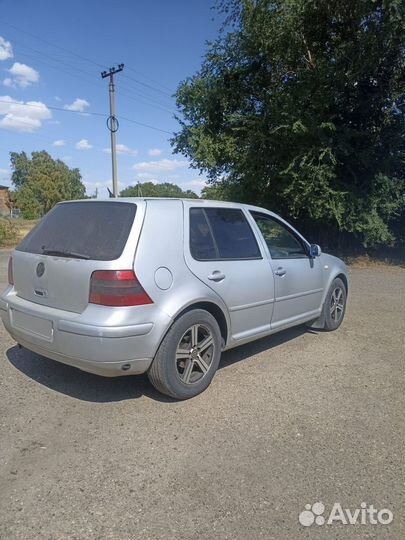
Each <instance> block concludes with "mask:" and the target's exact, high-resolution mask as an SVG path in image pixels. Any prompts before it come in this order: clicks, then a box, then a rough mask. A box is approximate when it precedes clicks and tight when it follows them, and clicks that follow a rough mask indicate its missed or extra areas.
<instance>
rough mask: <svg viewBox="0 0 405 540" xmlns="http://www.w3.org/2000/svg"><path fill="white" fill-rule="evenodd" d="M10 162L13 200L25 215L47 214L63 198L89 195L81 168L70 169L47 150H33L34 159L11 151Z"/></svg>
mask: <svg viewBox="0 0 405 540" xmlns="http://www.w3.org/2000/svg"><path fill="white" fill-rule="evenodd" d="M10 161H11V167H12V170H13V173H12V176H11V181H12V183H13V185H14V187H15V191H14V192H13V194H12V197H13V201H14V204H15V206H17V207H18V208H20V209H21V211H22V213H23V216H24V217H25V218H28V219H35V218H38V217H40V216H43V215H44V214H45V213H46V212H48V211H49V210H50V209H51V208H52V207H53V206H54V205H55V204H56V203H58V202H60V201H64V200H69V199H84V198H85V197H86V194H85V191H86V190H85V187H84V185H83V183H82V181H81V175H80V171H79V169H70V168H69V167H68V166H67V165H66V164H65V163H64V162H63V161H61V160H60V159H56V160H54V159H52V157H51V156H50V155H49V154H48V153H47V152H45V151H41V152H32V154H31V158H29V157H28V156H27V155H26V153H25V152H21V153H17V152H11V153H10Z"/></svg>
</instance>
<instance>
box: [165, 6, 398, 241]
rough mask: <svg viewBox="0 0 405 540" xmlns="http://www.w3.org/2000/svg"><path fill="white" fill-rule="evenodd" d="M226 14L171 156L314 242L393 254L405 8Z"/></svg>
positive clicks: (185, 85)
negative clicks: (383, 248) (381, 247)
mask: <svg viewBox="0 0 405 540" xmlns="http://www.w3.org/2000/svg"><path fill="white" fill-rule="evenodd" d="M219 9H220V11H221V13H222V14H223V15H225V23H224V28H223V30H222V33H221V35H220V36H219V38H218V39H217V40H216V41H215V42H214V43H212V44H210V46H209V48H208V51H207V53H206V56H205V59H204V61H203V64H202V66H201V69H200V71H199V72H198V73H197V74H195V75H194V76H192V77H190V78H188V79H187V80H185V81H184V82H182V83H181V84H180V86H179V87H178V90H177V105H178V108H179V111H180V113H181V115H179V118H178V120H179V122H180V124H181V130H180V131H179V132H178V133H177V134H176V135H175V136H174V138H173V140H172V144H173V146H174V149H175V151H177V152H180V153H182V154H184V155H185V156H187V157H188V158H189V159H191V162H192V164H193V166H194V167H196V168H198V169H200V170H201V171H202V172H205V173H207V175H208V178H209V181H210V183H211V184H212V185H214V186H216V187H218V188H220V190H219V191H217V194H219V195H220V196H221V198H234V199H235V200H240V201H243V202H251V203H254V204H259V205H263V206H267V207H269V208H271V209H273V210H275V211H278V212H280V213H282V214H283V215H285V216H286V217H289V218H290V219H293V220H295V221H299V222H300V225H301V226H302V227H303V228H304V231H306V232H307V233H311V235H312V236H313V237H315V238H317V237H318V238H322V239H323V240H324V241H325V238H326V236H327V237H328V238H326V240H327V241H328V242H329V243H332V242H333V241H335V242H336V241H337V240H339V239H342V238H348V237H349V238H351V239H352V240H353V239H357V241H361V242H362V243H363V244H364V245H373V246H374V245H378V244H382V243H386V244H388V243H392V242H393V241H394V234H395V233H396V234H398V233H397V231H398V230H400V226H399V221H400V220H402V219H403V209H404V206H405V198H404V191H405V190H404V181H405V167H404V165H405V163H404V150H405V147H404V133H405V129H404V127H405V126H404V114H405V111H403V110H402V112H401V110H400V109H401V106H400V103H401V99H402V98H403V93H404V81H405V55H404V53H405V48H404V43H405V3H404V2H403V0H356V1H353V0H328V1H325V0H224V1H222V2H220V3H219ZM402 102H403V99H402ZM210 189H211V188H208V189H207V190H205V191H204V193H203V196H205V195H206V193H208V194H210ZM401 212H402V214H401Z"/></svg>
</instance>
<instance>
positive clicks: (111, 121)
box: [101, 64, 124, 197]
mask: <svg viewBox="0 0 405 540" xmlns="http://www.w3.org/2000/svg"><path fill="white" fill-rule="evenodd" d="M123 69H124V64H119V65H118V67H117V68H115V67H112V68H110V70H109V71H102V72H101V78H102V79H105V78H106V77H109V78H110V82H109V84H108V92H109V96H110V116H109V117H108V118H107V127H108V129H109V130H110V134H111V165H112V187H113V196H114V197H118V180H117V155H116V149H115V134H116V132H117V131H118V128H119V123H118V120H117V118H116V116H115V87H114V75H115V74H116V73H119V72H120V71H122V70H123Z"/></svg>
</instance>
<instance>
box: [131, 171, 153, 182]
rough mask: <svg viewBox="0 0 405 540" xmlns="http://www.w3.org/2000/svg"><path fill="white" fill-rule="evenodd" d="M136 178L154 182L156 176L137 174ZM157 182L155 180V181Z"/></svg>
mask: <svg viewBox="0 0 405 540" xmlns="http://www.w3.org/2000/svg"><path fill="white" fill-rule="evenodd" d="M136 178H139V179H140V180H156V175H155V174H151V173H147V172H145V173H138V174H137V175H136ZM156 181H157V180H156Z"/></svg>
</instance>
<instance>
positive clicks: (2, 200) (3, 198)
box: [0, 185, 10, 216]
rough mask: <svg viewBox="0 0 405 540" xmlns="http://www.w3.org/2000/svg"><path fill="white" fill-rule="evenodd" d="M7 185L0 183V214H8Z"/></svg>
mask: <svg viewBox="0 0 405 540" xmlns="http://www.w3.org/2000/svg"><path fill="white" fill-rule="evenodd" d="M8 189H9V188H8V187H7V186H1V185H0V216H9V215H10V198H9V196H8Z"/></svg>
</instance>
